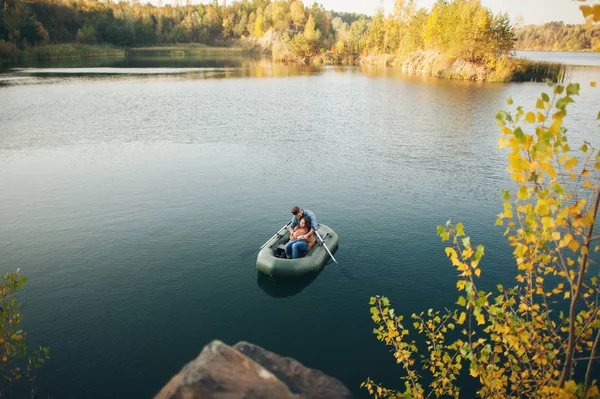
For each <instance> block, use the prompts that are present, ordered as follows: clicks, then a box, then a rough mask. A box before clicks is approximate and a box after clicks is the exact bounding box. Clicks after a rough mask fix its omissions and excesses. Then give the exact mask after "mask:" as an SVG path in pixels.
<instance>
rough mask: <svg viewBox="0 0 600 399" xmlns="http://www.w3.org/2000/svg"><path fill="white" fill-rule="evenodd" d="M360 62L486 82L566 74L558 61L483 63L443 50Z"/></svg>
mask: <svg viewBox="0 0 600 399" xmlns="http://www.w3.org/2000/svg"><path fill="white" fill-rule="evenodd" d="M359 62H360V63H363V64H370V65H380V66H390V67H395V68H402V70H403V71H405V72H407V73H413V74H422V75H431V76H435V77H439V78H446V79H461V80H478V81H486V82H531V81H534V82H541V81H545V80H548V79H550V80H552V81H557V80H560V78H561V76H564V65H562V64H558V63H552V62H545V61H530V60H527V59H516V58H511V57H501V58H498V59H497V60H496V61H495V62H494V63H493V64H479V63H472V62H468V61H465V60H462V59H460V58H452V57H447V56H445V55H444V54H443V53H441V52H439V51H417V52H414V53H411V54H409V55H408V56H396V55H391V54H380V55H371V56H363V57H361V58H360V60H359Z"/></svg>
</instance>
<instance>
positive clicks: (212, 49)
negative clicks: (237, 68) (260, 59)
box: [127, 43, 252, 57]
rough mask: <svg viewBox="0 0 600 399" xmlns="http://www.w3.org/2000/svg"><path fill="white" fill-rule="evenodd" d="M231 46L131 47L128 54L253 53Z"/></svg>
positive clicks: (174, 45)
mask: <svg viewBox="0 0 600 399" xmlns="http://www.w3.org/2000/svg"><path fill="white" fill-rule="evenodd" d="M231 45H232V47H229V46H225V45H224V46H207V45H205V44H170V45H164V46H150V47H131V48H129V49H127V52H128V53H132V54H136V55H144V54H146V53H147V54H149V55H162V56H171V57H186V56H188V57H189V56H194V55H206V54H231V55H237V54H244V53H251V52H252V49H249V48H244V47H241V46H235V45H236V43H232V44H231Z"/></svg>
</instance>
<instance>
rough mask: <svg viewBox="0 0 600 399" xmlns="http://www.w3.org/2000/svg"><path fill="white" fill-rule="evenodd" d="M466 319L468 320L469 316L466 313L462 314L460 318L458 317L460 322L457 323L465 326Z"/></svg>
mask: <svg viewBox="0 0 600 399" xmlns="http://www.w3.org/2000/svg"><path fill="white" fill-rule="evenodd" d="M466 318H467V314H466V313H465V312H460V316H459V317H458V320H457V321H456V322H457V323H458V324H463V323H464V322H465V319H466Z"/></svg>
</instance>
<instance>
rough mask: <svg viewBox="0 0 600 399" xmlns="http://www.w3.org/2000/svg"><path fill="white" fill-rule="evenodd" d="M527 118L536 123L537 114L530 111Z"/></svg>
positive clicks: (528, 120)
mask: <svg viewBox="0 0 600 399" xmlns="http://www.w3.org/2000/svg"><path fill="white" fill-rule="evenodd" d="M525 120H526V121H527V122H529V123H535V114H534V113H533V112H528V113H527V115H525Z"/></svg>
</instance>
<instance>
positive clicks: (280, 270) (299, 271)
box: [256, 224, 340, 277]
mask: <svg viewBox="0 0 600 399" xmlns="http://www.w3.org/2000/svg"><path fill="white" fill-rule="evenodd" d="M285 227H286V226H284V228H282V229H281V230H280V231H279V233H277V234H275V235H274V236H273V237H272V238H271V239H270V240H269V241H267V242H266V243H265V245H264V246H263V248H262V249H261V250H260V252H259V253H258V257H257V258H256V268H257V269H258V271H260V272H262V273H264V274H267V275H269V276H274V277H295V276H301V275H304V274H306V273H310V272H315V271H317V270H319V269H320V268H321V267H323V266H324V265H325V264H326V263H327V262H328V261H329V260H330V259H331V258H332V257H331V256H330V254H329V251H331V254H332V255H333V254H334V253H335V251H336V250H337V248H338V242H339V240H340V239H339V237H338V235H337V234H336V232H335V231H333V230H332V229H331V228H330V227H329V226H327V225H324V224H319V226H318V228H317V233H319V236H320V237H321V238H322V239H323V243H325V245H323V243H322V242H321V240H320V239H319V238H318V237H317V242H316V243H315V245H313V247H312V248H311V249H310V251H308V253H307V254H305V256H303V257H301V258H297V259H287V258H286V257H285V249H284V248H285V244H286V243H287V242H288V241H289V235H290V233H289V231H288V230H287V228H285ZM328 249H329V251H328Z"/></svg>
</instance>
